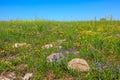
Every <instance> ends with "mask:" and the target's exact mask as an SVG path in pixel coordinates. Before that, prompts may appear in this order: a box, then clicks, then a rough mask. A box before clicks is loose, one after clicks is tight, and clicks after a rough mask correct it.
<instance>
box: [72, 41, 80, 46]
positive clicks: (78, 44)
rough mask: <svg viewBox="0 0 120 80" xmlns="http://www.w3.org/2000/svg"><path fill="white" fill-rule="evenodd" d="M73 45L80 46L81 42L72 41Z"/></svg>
mask: <svg viewBox="0 0 120 80" xmlns="http://www.w3.org/2000/svg"><path fill="white" fill-rule="evenodd" d="M73 46H74V47H81V44H80V42H76V43H73Z"/></svg>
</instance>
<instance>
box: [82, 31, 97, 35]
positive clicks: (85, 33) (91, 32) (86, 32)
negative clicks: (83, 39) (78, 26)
mask: <svg viewBox="0 0 120 80" xmlns="http://www.w3.org/2000/svg"><path fill="white" fill-rule="evenodd" d="M80 34H81V35H96V34H99V32H93V31H81V32H80Z"/></svg>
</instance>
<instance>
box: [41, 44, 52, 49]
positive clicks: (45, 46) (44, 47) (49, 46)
mask: <svg viewBox="0 0 120 80" xmlns="http://www.w3.org/2000/svg"><path fill="white" fill-rule="evenodd" d="M52 47H53V44H46V45H44V46H42V48H43V49H49V48H52Z"/></svg>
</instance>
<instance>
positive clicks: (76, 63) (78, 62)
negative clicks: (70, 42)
mask: <svg viewBox="0 0 120 80" xmlns="http://www.w3.org/2000/svg"><path fill="white" fill-rule="evenodd" d="M68 68H70V69H73V70H78V71H82V72H83V71H85V72H86V71H89V69H90V67H89V65H88V63H87V62H86V60H84V59H79V58H75V59H72V60H71V61H69V62H68Z"/></svg>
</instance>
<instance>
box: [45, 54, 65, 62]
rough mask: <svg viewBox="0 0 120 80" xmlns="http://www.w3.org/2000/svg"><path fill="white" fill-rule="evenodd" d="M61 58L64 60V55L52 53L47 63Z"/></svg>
mask: <svg viewBox="0 0 120 80" xmlns="http://www.w3.org/2000/svg"><path fill="white" fill-rule="evenodd" d="M61 58H64V55H63V54H62V53H52V54H51V55H49V56H48V57H47V62H53V61H55V60H59V59H61Z"/></svg>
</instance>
